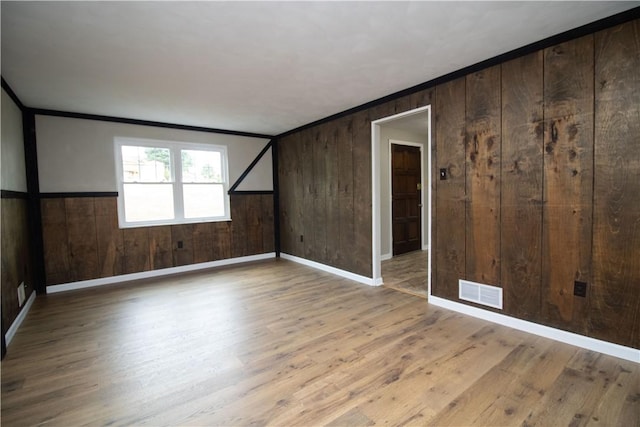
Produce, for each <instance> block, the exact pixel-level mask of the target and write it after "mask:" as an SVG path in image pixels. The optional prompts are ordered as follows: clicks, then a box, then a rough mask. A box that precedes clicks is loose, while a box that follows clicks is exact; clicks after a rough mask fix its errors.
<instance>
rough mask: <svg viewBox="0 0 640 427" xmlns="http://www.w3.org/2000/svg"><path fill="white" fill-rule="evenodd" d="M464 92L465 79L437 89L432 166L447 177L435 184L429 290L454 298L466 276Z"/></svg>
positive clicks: (441, 295)
mask: <svg viewBox="0 0 640 427" xmlns="http://www.w3.org/2000/svg"><path fill="white" fill-rule="evenodd" d="M465 92H466V80H465V79H464V78H461V79H457V80H453V81H451V82H448V83H445V84H443V85H440V86H438V87H437V88H436V104H435V111H436V113H435V120H434V122H435V130H436V135H437V138H436V156H435V165H436V169H438V170H439V169H440V168H442V169H445V170H446V173H447V179H446V180H440V179H438V180H437V181H435V183H434V185H435V190H436V191H435V192H434V199H435V218H436V221H437V226H436V228H437V231H436V234H435V236H433V239H434V240H433V243H434V245H433V246H434V248H435V250H434V251H433V260H434V262H433V263H434V264H436V266H437V275H436V276H435V277H434V278H433V279H434V280H433V282H432V283H433V289H432V293H433V294H434V295H437V296H440V297H443V298H448V299H457V297H458V279H464V278H465V277H466V265H465V260H466V252H465V251H466V244H465V221H466V219H465V210H466V185H465V182H466V163H465ZM432 208H434V207H432ZM434 222H435V221H434Z"/></svg>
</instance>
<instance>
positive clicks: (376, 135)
mask: <svg viewBox="0 0 640 427" xmlns="http://www.w3.org/2000/svg"><path fill="white" fill-rule="evenodd" d="M425 112H426V113H427V124H428V126H429V133H428V138H427V144H426V145H427V147H428V151H427V177H428V181H429V185H428V188H427V200H423V204H424V203H425V202H427V203H428V204H427V227H428V228H429V233H428V239H427V241H428V245H429V246H430V245H431V186H432V183H431V180H432V179H431V176H432V175H431V151H432V147H431V105H430V104H429V105H426V106H424V107H419V108H415V109H413V110H409V111H405V112H402V113H398V114H394V115H392V116H388V117H383V118H381V119H378V120H373V121H372V122H371V264H372V267H373V271H372V273H373V279H372V280H373V281H374V282H375V283H378V282H379V284H382V269H381V265H380V263H381V261H382V260H381V254H380V246H381V242H380V241H381V238H380V234H381V233H380V125H382V124H384V123H387V122H391V121H393V120H396V119H399V118H401V117H406V116H412V115H414V114H420V113H425ZM423 188H424V186H423ZM427 287H428V295H430V294H431V257H430V256H429V257H428V261H427Z"/></svg>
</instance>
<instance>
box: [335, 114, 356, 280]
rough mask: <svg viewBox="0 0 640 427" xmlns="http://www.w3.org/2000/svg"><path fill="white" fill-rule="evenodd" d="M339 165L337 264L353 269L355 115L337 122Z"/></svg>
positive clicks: (349, 269) (340, 266) (346, 268)
mask: <svg viewBox="0 0 640 427" xmlns="http://www.w3.org/2000/svg"><path fill="white" fill-rule="evenodd" d="M336 128H337V130H336V144H337V156H338V158H337V166H338V226H339V228H338V230H339V233H338V235H337V236H336V237H335V238H336V239H337V240H338V249H337V251H336V257H337V258H338V259H337V261H336V264H335V266H337V267H338V268H342V269H345V270H348V271H351V270H352V268H353V267H352V265H351V255H350V254H352V253H353V252H354V251H355V236H354V233H355V230H354V221H355V217H354V211H353V188H354V182H353V180H354V176H353V117H352V116H348V117H345V118H343V119H341V120H339V121H338V122H337V123H336Z"/></svg>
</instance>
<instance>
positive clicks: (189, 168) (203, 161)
mask: <svg viewBox="0 0 640 427" xmlns="http://www.w3.org/2000/svg"><path fill="white" fill-rule="evenodd" d="M222 180H223V176H222V156H221V154H220V153H219V152H217V151H201V150H182V181H183V182H223V181H222Z"/></svg>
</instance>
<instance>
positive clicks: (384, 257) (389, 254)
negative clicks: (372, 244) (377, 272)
mask: <svg viewBox="0 0 640 427" xmlns="http://www.w3.org/2000/svg"><path fill="white" fill-rule="evenodd" d="M391 258H393V255H392V254H391V252H389V253H388V254H382V255H380V261H386V260H388V259H391Z"/></svg>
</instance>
